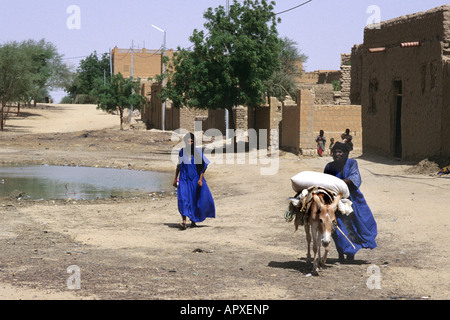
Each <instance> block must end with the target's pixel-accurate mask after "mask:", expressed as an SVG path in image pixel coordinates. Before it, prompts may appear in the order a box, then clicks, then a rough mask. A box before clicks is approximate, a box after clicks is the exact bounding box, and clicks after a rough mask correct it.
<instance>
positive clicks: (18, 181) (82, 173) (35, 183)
mask: <svg viewBox="0 0 450 320" xmlns="http://www.w3.org/2000/svg"><path fill="white" fill-rule="evenodd" d="M172 182H173V175H172V174H168V173H162V172H155V171H136V170H127V169H124V170H120V169H112V168H92V167H70V166H48V165H44V166H3V167H0V197H9V196H10V195H11V194H12V193H14V192H17V191H20V193H22V195H23V196H22V197H23V198H28V199H33V200H39V199H53V200H55V199H68V198H71V199H76V200H81V199H82V200H92V199H97V198H100V199H104V198H110V197H128V196H132V195H135V194H137V193H147V192H155V191H162V190H169V188H170V187H171V186H172Z"/></svg>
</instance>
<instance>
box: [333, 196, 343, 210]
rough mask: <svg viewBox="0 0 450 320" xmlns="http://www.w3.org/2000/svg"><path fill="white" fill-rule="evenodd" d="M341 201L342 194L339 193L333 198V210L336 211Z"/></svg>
mask: <svg viewBox="0 0 450 320" xmlns="http://www.w3.org/2000/svg"><path fill="white" fill-rule="evenodd" d="M341 199H342V193H339V194H338V195H337V196H335V197H334V200H333V203H332V204H331V205H332V206H333V209H334V210H336V208H337V206H338V204H339V201H341Z"/></svg>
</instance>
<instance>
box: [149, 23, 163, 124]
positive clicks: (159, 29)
mask: <svg viewBox="0 0 450 320" xmlns="http://www.w3.org/2000/svg"><path fill="white" fill-rule="evenodd" d="M152 27H153V28H155V29H156V30H158V31H161V32H162V33H164V40H163V54H162V60H163V61H162V62H163V63H162V66H163V86H162V87H163V90H164V88H165V87H166V64H165V62H164V58H165V56H166V31H165V30H163V29H161V28H158V27H157V26H155V25H153V24H152ZM165 128H166V101H164V102H163V105H162V129H163V130H165Z"/></svg>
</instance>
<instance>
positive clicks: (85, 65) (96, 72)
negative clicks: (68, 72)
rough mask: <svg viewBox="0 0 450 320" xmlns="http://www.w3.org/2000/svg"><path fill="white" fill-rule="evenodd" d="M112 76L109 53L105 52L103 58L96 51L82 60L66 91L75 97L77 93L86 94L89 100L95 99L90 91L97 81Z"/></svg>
mask: <svg viewBox="0 0 450 320" xmlns="http://www.w3.org/2000/svg"><path fill="white" fill-rule="evenodd" d="M110 76H111V72H110V61H109V55H108V54H107V53H104V54H103V55H102V56H101V58H99V55H98V54H97V52H96V51H94V52H93V53H91V54H90V55H89V56H88V57H86V58H85V59H83V60H81V61H80V65H79V66H78V68H77V71H76V73H75V76H74V78H73V79H72V82H71V83H70V85H69V86H67V87H66V91H67V92H68V93H69V94H70V96H71V97H72V98H73V99H75V97H76V96H77V95H86V96H87V101H94V97H92V96H90V92H91V91H92V89H94V87H95V85H96V82H98V81H100V80H99V79H101V81H102V82H103V80H104V79H105V78H109V77H110Z"/></svg>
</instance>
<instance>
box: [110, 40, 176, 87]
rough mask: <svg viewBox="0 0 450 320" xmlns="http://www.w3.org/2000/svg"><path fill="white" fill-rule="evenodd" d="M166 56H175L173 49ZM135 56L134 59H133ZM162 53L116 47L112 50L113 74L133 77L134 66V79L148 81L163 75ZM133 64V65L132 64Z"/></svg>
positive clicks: (167, 51)
mask: <svg viewBox="0 0 450 320" xmlns="http://www.w3.org/2000/svg"><path fill="white" fill-rule="evenodd" d="M165 54H166V56H167V57H169V58H171V57H172V56H173V49H170V50H166V52H165ZM132 56H133V58H132ZM161 59H162V52H161V51H160V50H149V49H145V48H144V49H134V50H133V54H132V52H131V49H119V48H117V47H115V48H114V49H113V50H112V63H113V72H114V74H118V73H119V72H120V73H121V74H122V75H123V76H124V77H125V78H129V77H130V76H131V68H132V66H133V77H134V78H142V79H147V78H149V77H152V78H153V77H155V76H157V75H160V74H162V73H163V72H162V71H163V66H162V63H161ZM132 62H133V63H132Z"/></svg>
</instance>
